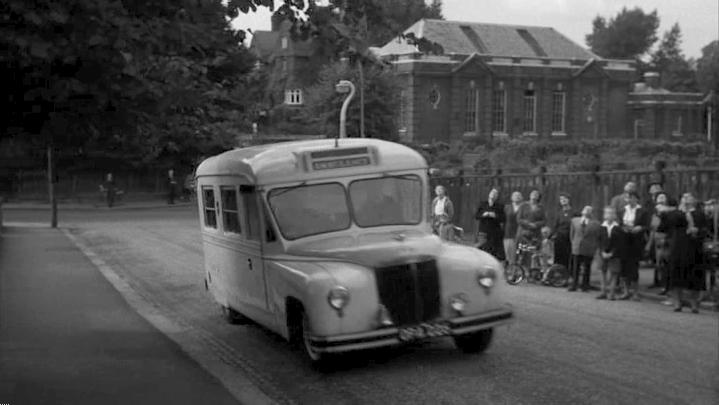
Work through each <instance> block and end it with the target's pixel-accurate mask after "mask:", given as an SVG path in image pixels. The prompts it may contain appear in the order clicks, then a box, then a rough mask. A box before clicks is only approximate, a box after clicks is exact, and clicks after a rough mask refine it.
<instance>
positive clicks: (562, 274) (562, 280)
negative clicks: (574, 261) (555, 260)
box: [547, 265, 569, 288]
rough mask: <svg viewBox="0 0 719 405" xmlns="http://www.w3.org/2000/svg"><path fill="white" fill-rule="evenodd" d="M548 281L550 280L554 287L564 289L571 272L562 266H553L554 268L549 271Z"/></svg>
mask: <svg viewBox="0 0 719 405" xmlns="http://www.w3.org/2000/svg"><path fill="white" fill-rule="evenodd" d="M547 280H549V284H550V285H551V286H553V287H557V288H560V287H564V286H565V285H567V281H569V272H568V271H567V268H566V267H564V266H562V265H556V266H552V268H550V269H549V274H548V275H547Z"/></svg>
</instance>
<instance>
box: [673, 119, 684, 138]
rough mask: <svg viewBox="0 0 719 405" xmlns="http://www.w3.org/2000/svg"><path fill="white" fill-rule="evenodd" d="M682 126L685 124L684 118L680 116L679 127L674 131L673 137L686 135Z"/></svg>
mask: <svg viewBox="0 0 719 405" xmlns="http://www.w3.org/2000/svg"><path fill="white" fill-rule="evenodd" d="M682 124H683V122H682V116H681V115H680V116H678V117H677V125H676V127H675V128H674V129H673V130H672V136H682V135H683V134H684V133H683V132H682Z"/></svg>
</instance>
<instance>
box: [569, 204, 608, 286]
mask: <svg viewBox="0 0 719 405" xmlns="http://www.w3.org/2000/svg"><path fill="white" fill-rule="evenodd" d="M600 230H601V229H600V226H599V222H597V221H596V220H595V219H594V218H593V217H592V207H591V206H589V205H587V206H586V207H584V209H583V210H582V216H580V217H577V218H572V226H571V228H570V229H569V238H570V240H571V241H572V267H573V268H572V274H573V280H572V285H571V287H569V291H577V284H578V283H579V276H580V274H581V276H582V284H581V286H580V288H581V289H582V291H589V273H590V271H591V269H592V260H593V259H594V256H595V254H596V253H597V249H599V234H600Z"/></svg>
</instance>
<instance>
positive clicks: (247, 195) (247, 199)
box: [240, 186, 260, 241]
mask: <svg viewBox="0 0 719 405" xmlns="http://www.w3.org/2000/svg"><path fill="white" fill-rule="evenodd" d="M240 196H241V197H242V206H243V207H244V214H245V215H244V216H245V224H246V228H245V235H246V236H247V239H249V240H256V241H259V240H260V210H259V207H258V205H257V193H256V192H255V188H254V187H250V186H240Z"/></svg>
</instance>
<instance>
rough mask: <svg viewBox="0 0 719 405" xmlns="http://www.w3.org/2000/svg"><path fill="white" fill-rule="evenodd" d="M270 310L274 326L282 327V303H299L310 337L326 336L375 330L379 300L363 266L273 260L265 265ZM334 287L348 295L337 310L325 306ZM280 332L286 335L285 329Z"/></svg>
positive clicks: (372, 279) (283, 321)
mask: <svg viewBox="0 0 719 405" xmlns="http://www.w3.org/2000/svg"><path fill="white" fill-rule="evenodd" d="M268 270H269V271H268V277H269V278H270V279H269V280H268V286H269V291H268V292H269V299H270V300H271V301H272V302H271V307H272V308H273V310H274V312H275V313H276V314H277V315H278V316H277V318H278V323H280V324H285V325H286V319H287V313H286V305H285V303H286V300H287V299H288V298H289V297H292V298H295V299H297V300H299V301H300V302H301V303H302V305H303V306H304V309H305V312H306V313H307V315H308V316H309V318H310V322H311V325H310V326H311V328H312V331H313V334H314V335H317V336H330V335H335V334H346V333H354V332H360V331H366V330H368V329H372V328H375V327H376V326H377V325H376V323H375V322H376V319H377V313H378V310H379V298H378V296H377V291H376V288H375V279H374V273H373V272H372V270H371V269H368V268H366V267H363V266H360V265H357V264H353V263H347V262H336V261H311V262H310V261H275V262H269V263H268ZM335 286H342V287H344V288H346V289H347V290H348V291H349V293H350V300H349V303H348V304H347V306H346V307H345V308H343V309H342V310H341V311H337V310H335V309H334V308H332V307H331V306H330V305H329V302H328V299H327V296H328V294H329V292H330V290H331V289H332V288H333V287H335ZM282 332H284V333H283V334H284V335H285V336H287V331H286V328H282Z"/></svg>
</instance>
